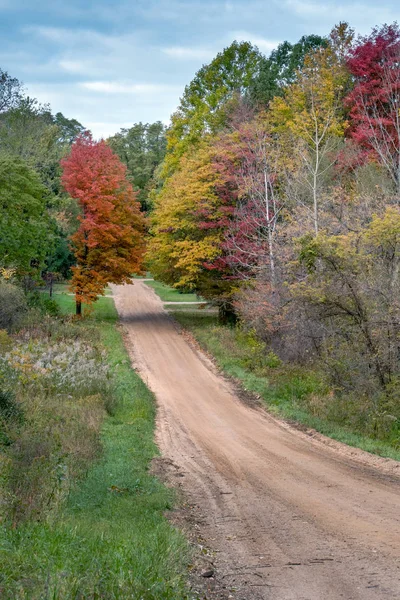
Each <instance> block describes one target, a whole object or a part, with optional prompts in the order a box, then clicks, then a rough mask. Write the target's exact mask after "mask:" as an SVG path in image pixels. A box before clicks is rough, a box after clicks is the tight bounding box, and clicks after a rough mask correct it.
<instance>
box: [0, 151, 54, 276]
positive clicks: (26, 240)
mask: <svg viewBox="0 0 400 600" xmlns="http://www.w3.org/2000/svg"><path fill="white" fill-rule="evenodd" d="M46 198H47V190H46V189H45V188H44V186H43V185H42V183H41V181H40V179H39V177H38V175H37V174H36V173H35V172H34V171H33V170H32V169H30V168H29V166H28V165H27V164H26V163H25V162H24V161H23V160H22V159H20V158H18V157H15V156H8V155H6V154H0V263H1V265H2V266H5V267H8V266H10V267H16V268H17V271H18V273H19V274H25V273H29V272H30V271H31V270H32V265H34V264H35V265H37V267H39V266H40V265H42V264H43V260H44V258H45V257H46V254H47V253H48V252H49V250H50V248H51V247H52V242H53V234H54V223H52V221H51V219H50V217H49V215H48V212H47V206H46Z"/></svg>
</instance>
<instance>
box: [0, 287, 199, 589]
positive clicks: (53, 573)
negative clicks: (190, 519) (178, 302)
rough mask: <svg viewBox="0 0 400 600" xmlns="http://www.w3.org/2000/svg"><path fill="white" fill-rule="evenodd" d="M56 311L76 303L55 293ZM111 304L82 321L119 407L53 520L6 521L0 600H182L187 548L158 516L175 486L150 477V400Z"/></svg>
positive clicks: (0, 547) (103, 302)
mask: <svg viewBox="0 0 400 600" xmlns="http://www.w3.org/2000/svg"><path fill="white" fill-rule="evenodd" d="M56 298H57V301H58V302H59V305H60V309H61V311H62V313H64V314H65V313H68V312H73V306H74V299H73V297H72V296H68V295H66V294H59V295H56ZM116 323H117V314H116V311H115V308H114V304H113V302H112V300H110V299H108V298H101V299H100V300H99V301H98V302H97V303H96V304H95V309H94V311H93V313H92V314H91V315H90V316H89V317H88V318H86V319H85V320H83V321H82V323H80V324H79V326H80V327H82V328H85V329H86V330H94V331H96V332H97V334H98V335H99V336H100V338H101V341H102V344H103V345H104V347H105V348H106V351H107V360H108V362H109V364H110V367H111V372H112V387H113V393H114V394H115V400H116V405H115V409H114V411H113V414H112V415H108V416H106V418H105V420H104V422H103V426H102V430H101V443H102V448H103V450H102V454H101V457H100V458H99V459H98V460H97V461H95V462H94V463H93V462H92V463H91V464H88V470H87V474H86V476H85V477H84V479H83V480H81V481H80V482H79V483H78V485H76V486H75V488H73V490H72V492H71V493H70V495H69V497H68V499H67V500H66V502H65V503H64V505H63V506H62V508H61V510H60V512H59V513H58V514H57V516H56V517H52V518H48V519H46V520H44V521H41V522H34V521H26V522H24V523H22V524H21V525H19V526H18V527H16V528H15V527H13V526H12V524H11V523H10V524H7V523H6V524H4V525H3V528H2V531H1V533H0V563H1V572H0V597H1V598H2V600H22V599H24V600H25V599H26V600H28V599H29V600H39V599H40V600H78V599H82V600H83V599H93V600H94V599H100V598H102V599H107V600H114V599H121V600H122V599H124V600H125V599H134V600H139V599H140V600H142V599H143V600H162V599H165V600H169V599H170V600H178V599H183V598H187V597H188V596H187V585H186V572H187V571H186V565H187V560H188V547H187V543H186V541H185V539H184V538H183V536H182V535H181V534H180V533H179V532H178V531H177V530H175V529H174V528H173V527H172V526H171V525H170V524H169V523H168V521H167V520H166V519H165V517H164V516H163V513H164V511H166V510H168V509H169V508H170V507H171V506H172V504H173V501H174V498H173V494H172V492H171V491H170V490H169V489H167V488H166V487H165V486H163V485H162V484H161V483H160V482H159V481H158V480H157V479H156V478H154V477H153V476H151V474H150V473H149V466H150V461H151V459H152V458H153V457H154V456H155V455H156V454H157V448H156V446H155V444H154V442H153V432H154V417H155V404H154V398H153V396H152V394H151V392H150V391H149V390H148V389H147V388H146V386H145V384H144V383H143V382H142V380H141V379H140V378H139V377H138V375H137V374H136V373H135V372H134V371H133V370H132V368H131V366H130V360H129V357H128V355H127V352H126V350H125V347H124V344H123V340H122V336H121V333H120V331H119V330H118V328H117V326H116Z"/></svg>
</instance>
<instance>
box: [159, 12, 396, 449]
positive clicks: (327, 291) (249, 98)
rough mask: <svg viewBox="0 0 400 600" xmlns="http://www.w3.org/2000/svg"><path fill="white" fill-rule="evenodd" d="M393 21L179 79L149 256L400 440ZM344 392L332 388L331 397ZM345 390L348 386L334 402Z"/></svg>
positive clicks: (378, 429) (220, 62)
mask: <svg viewBox="0 0 400 600" xmlns="http://www.w3.org/2000/svg"><path fill="white" fill-rule="evenodd" d="M399 106H400V30H399V27H398V26H397V24H396V23H395V24H392V25H384V26H382V27H376V28H374V29H373V30H372V32H371V34H370V35H368V36H366V37H356V36H355V34H354V31H353V30H352V29H351V28H350V27H349V26H348V25H347V24H345V23H340V24H339V25H338V26H336V27H334V29H333V30H332V32H331V33H330V35H329V36H327V37H326V38H321V37H318V36H308V37H303V38H302V39H301V40H300V41H299V43H298V44H294V45H291V44H289V43H287V42H285V43H283V44H281V45H280V46H279V47H278V48H277V50H275V51H274V52H273V53H272V54H271V56H270V57H269V58H265V57H263V56H262V55H261V54H260V53H259V51H258V50H257V48H255V47H253V46H251V44H249V43H240V44H239V43H236V42H235V43H233V44H232V45H231V46H230V47H229V48H227V49H225V50H224V51H223V52H221V53H220V54H219V55H218V56H217V57H216V58H215V59H214V60H213V61H212V62H211V63H210V64H209V65H207V66H204V67H203V68H202V69H201V70H200V71H199V72H198V73H197V74H196V76H195V78H194V79H193V81H192V82H191V83H190V84H189V85H188V86H187V87H186V88H185V92H184V94H183V97H182V99H181V102H180V105H179V107H178V109H177V111H176V112H175V113H174V114H173V115H172V124H171V126H170V128H169V129H168V131H167V153H166V157H165V160H164V162H163V164H162V166H161V168H160V169H159V171H158V190H157V193H156V194H154V207H155V208H154V212H153V214H152V225H151V239H150V242H149V251H148V257H149V265H150V269H151V271H152V273H153V274H154V276H155V277H156V278H157V279H160V280H161V281H163V282H165V283H167V284H170V285H173V286H175V287H177V288H180V289H187V290H192V291H196V292H197V293H198V294H199V295H201V296H203V297H204V298H206V299H209V300H211V301H213V302H214V303H215V304H216V305H218V306H219V308H220V312H221V316H223V317H225V318H231V319H232V320H235V319H237V318H239V319H240V322H241V323H242V325H243V324H244V326H245V327H247V328H248V329H253V330H254V331H255V332H256V333H257V335H258V336H259V338H261V339H262V340H263V341H264V342H265V343H266V344H267V346H268V348H269V350H271V351H273V352H275V353H276V355H277V356H278V357H279V358H280V359H281V360H284V361H290V362H295V363H297V364H302V365H305V366H307V365H308V366H311V367H312V368H318V369H322V370H323V372H324V373H325V376H328V377H329V381H330V382H331V386H332V387H331V389H332V390H333V396H332V397H331V398H330V399H329V398H328V399H327V400H326V402H328V403H329V402H331V403H332V402H338V397H342V398H343V397H344V396H345V397H346V398H347V409H346V410H347V411H348V412H349V413H351V415H352V418H354V419H355V420H356V421H358V424H361V425H362V423H366V422H368V423H374V424H375V425H374V428H375V431H374V432H375V433H376V434H377V435H380V434H382V435H384V436H387V435H389V436H394V439H398V434H399V416H400V402H399V399H400V377H399V375H400V368H399V360H400V279H399V276H400V254H399V248H400V211H399V201H400V117H399V115H400V113H399ZM335 394H336V396H335ZM338 395H339V396H338Z"/></svg>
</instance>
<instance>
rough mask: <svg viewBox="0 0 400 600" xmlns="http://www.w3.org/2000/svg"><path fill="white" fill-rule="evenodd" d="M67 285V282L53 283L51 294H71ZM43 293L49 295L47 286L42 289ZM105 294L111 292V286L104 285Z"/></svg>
mask: <svg viewBox="0 0 400 600" xmlns="http://www.w3.org/2000/svg"><path fill="white" fill-rule="evenodd" d="M68 286H69V284H68V282H60V283H53V294H71V293H72V292H71V291H70V289H69V287H68ZM43 293H44V294H46V295H47V296H49V288H48V287H47V288H46V289H44V290H43ZM105 294H106V295H110V294H111V288H110V287H109V286H107V287H106V289H105Z"/></svg>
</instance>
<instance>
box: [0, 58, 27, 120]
mask: <svg viewBox="0 0 400 600" xmlns="http://www.w3.org/2000/svg"><path fill="white" fill-rule="evenodd" d="M21 94H22V85H21V83H20V82H19V81H18V79H16V78H15V77H11V75H9V74H8V73H7V72H6V71H3V70H2V69H0V113H2V112H5V111H7V110H11V109H12V108H16V107H17V106H18V104H19V102H20V100H21Z"/></svg>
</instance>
